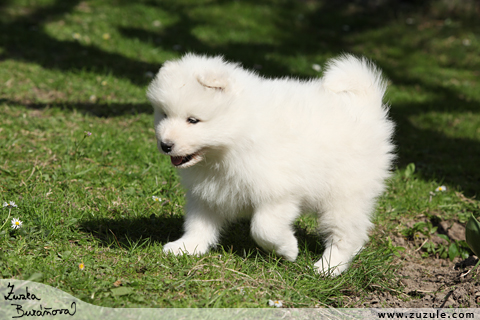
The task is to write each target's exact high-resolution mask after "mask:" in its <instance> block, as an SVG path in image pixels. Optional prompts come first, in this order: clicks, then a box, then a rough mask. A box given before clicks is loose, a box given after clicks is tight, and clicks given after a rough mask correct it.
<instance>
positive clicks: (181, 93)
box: [147, 54, 238, 168]
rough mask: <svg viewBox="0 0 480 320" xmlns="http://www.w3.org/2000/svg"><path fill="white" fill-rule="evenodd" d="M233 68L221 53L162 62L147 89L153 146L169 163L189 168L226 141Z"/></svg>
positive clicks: (234, 91)
mask: <svg viewBox="0 0 480 320" xmlns="http://www.w3.org/2000/svg"><path fill="white" fill-rule="evenodd" d="M237 69H238V66H237V65H235V64H231V63H226V62H224V61H223V59H222V58H221V57H215V58H207V57H204V56H196V55H192V54H189V55H186V56H184V57H183V58H182V59H181V60H176V61H169V62H166V63H165V64H164V65H163V67H162V68H161V69H160V71H159V73H158V74H157V76H156V77H155V79H154V80H153V81H152V83H151V84H150V86H149V87H148V90H147V97H148V99H149V100H150V102H151V103H152V105H153V107H154V115H155V134H156V137H157V146H158V149H159V151H160V152H163V153H165V154H167V155H169V156H170V157H171V162H172V164H173V165H174V166H176V167H178V168H187V167H191V166H193V165H195V164H196V163H198V162H200V161H201V160H202V159H204V157H205V156H206V155H207V153H211V152H212V151H213V150H219V149H221V148H222V147H224V146H225V145H227V144H228V143H229V141H230V140H231V138H232V137H230V135H229V132H231V123H230V121H229V118H230V117H231V116H232V115H231V114H232V104H233V101H234V100H235V96H236V95H237V93H238V87H237V86H236V83H235V81H234V73H235V72H236V70H237Z"/></svg>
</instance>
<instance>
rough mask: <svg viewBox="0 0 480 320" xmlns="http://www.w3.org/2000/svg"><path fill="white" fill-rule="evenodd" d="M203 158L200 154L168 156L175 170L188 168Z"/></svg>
mask: <svg viewBox="0 0 480 320" xmlns="http://www.w3.org/2000/svg"><path fill="white" fill-rule="evenodd" d="M202 159H203V156H202V155H201V154H200V153H198V152H197V153H194V154H189V155H187V156H183V157H182V156H176V157H174V156H170V160H171V161H172V164H173V165H174V166H175V167H177V168H188V167H191V166H193V165H194V164H196V163H198V162H200V161H201V160H202Z"/></svg>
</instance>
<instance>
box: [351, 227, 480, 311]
mask: <svg viewBox="0 0 480 320" xmlns="http://www.w3.org/2000/svg"><path fill="white" fill-rule="evenodd" d="M440 227H442V228H443V231H444V232H445V233H444V234H447V235H448V237H449V238H450V239H457V240H459V239H464V235H465V227H464V225H462V224H460V223H458V222H446V221H445V222H442V223H441V226H440ZM434 240H435V239H434ZM436 240H438V241H441V239H440V238H438V239H436ZM392 241H393V243H394V244H395V245H396V246H402V247H404V248H405V249H406V250H405V251H404V252H403V253H402V256H401V258H396V260H397V261H396V262H397V263H398V264H399V265H398V266H399V268H398V281H399V284H400V286H401V287H403V290H399V291H398V292H391V293H389V292H384V293H380V294H379V295H378V296H372V297H371V298H370V299H368V300H367V301H363V302H362V304H360V305H359V307H378V308H440V307H441V308H448V307H454V308H480V267H479V268H477V269H476V270H475V271H474V272H471V270H472V269H473V267H474V266H475V264H476V263H477V261H478V259H477V257H475V256H470V257H469V258H468V259H466V260H462V259H461V258H456V259H455V260H454V261H450V260H449V259H440V258H436V257H428V258H425V257H422V256H421V253H422V252H421V250H419V245H418V243H414V241H411V240H408V239H407V238H405V237H403V236H395V237H393V239H392Z"/></svg>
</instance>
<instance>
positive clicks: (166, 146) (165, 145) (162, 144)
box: [160, 142, 173, 153]
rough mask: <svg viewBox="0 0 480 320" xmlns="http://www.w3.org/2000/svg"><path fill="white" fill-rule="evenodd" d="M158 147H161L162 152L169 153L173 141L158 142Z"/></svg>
mask: <svg viewBox="0 0 480 320" xmlns="http://www.w3.org/2000/svg"><path fill="white" fill-rule="evenodd" d="M160 147H161V148H162V150H163V152H165V153H170V152H172V148H173V143H165V142H160Z"/></svg>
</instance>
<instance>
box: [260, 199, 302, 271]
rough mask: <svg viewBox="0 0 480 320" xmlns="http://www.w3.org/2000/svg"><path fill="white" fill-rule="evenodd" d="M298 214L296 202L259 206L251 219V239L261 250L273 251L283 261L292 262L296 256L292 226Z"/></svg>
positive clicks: (285, 201) (296, 246)
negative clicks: (281, 257)
mask: <svg viewBox="0 0 480 320" xmlns="http://www.w3.org/2000/svg"><path fill="white" fill-rule="evenodd" d="M299 214H300V209H299V207H298V204H297V202H296V201H288V200H284V201H278V202H274V203H273V202H272V203H265V204H261V205H260V206H259V207H258V208H257V209H256V210H255V212H254V214H253V217H252V225H251V233H252V237H253V238H254V239H255V241H256V242H257V244H258V245H260V246H261V247H262V248H263V249H265V250H268V251H275V253H277V254H278V255H281V256H283V257H284V258H285V259H287V260H289V261H294V260H295V259H296V258H297V255H298V245H297V239H296V238H295V235H294V234H293V228H292V224H293V222H294V221H295V219H296V218H297V217H298V216H299Z"/></svg>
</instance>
